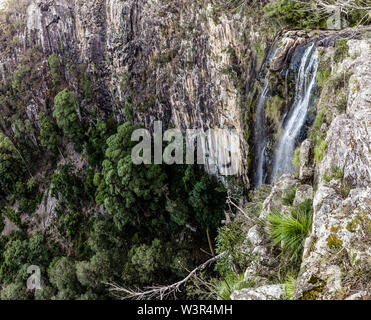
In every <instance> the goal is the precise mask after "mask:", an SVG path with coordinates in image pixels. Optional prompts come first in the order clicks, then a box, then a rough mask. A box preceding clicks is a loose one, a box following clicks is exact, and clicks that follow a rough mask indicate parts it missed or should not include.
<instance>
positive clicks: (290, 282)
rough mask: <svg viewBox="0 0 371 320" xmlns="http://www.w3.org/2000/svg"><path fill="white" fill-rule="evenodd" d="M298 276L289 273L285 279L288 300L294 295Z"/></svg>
mask: <svg viewBox="0 0 371 320" xmlns="http://www.w3.org/2000/svg"><path fill="white" fill-rule="evenodd" d="M295 283H296V278H295V277H293V276H292V275H288V276H287V277H286V281H285V292H286V300H292V299H293V297H294V289H295Z"/></svg>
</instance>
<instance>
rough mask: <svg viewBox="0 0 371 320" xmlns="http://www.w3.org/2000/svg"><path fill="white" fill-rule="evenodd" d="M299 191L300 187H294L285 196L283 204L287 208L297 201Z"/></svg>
mask: <svg viewBox="0 0 371 320" xmlns="http://www.w3.org/2000/svg"><path fill="white" fill-rule="evenodd" d="M297 190H298V187H296V186H294V187H292V188H290V189H288V190H286V192H285V193H284V195H283V198H282V200H283V204H284V205H286V206H292V204H293V203H294V200H295V196H296V191H297Z"/></svg>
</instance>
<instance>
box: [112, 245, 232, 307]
mask: <svg viewBox="0 0 371 320" xmlns="http://www.w3.org/2000/svg"><path fill="white" fill-rule="evenodd" d="M226 255H227V252H223V253H221V254H219V255H217V256H215V257H213V258H211V259H209V260H207V261H206V262H204V263H203V264H202V265H200V266H198V267H197V268H195V269H193V270H192V271H191V272H190V273H189V274H188V276H187V277H185V278H184V279H183V280H180V281H178V282H176V283H173V284H171V285H167V286H155V287H148V288H147V289H146V290H144V291H141V290H131V289H126V288H123V287H121V286H119V285H117V284H114V283H106V285H108V286H110V288H109V291H110V292H113V293H114V294H115V295H116V296H117V297H119V298H121V299H122V300H125V299H134V300H146V299H159V300H163V299H165V298H166V297H167V296H169V295H171V294H175V293H176V292H179V291H180V287H181V286H183V285H184V284H186V283H187V282H188V280H190V279H191V278H192V277H193V276H195V275H196V274H197V272H200V271H202V270H204V269H205V268H206V267H207V266H208V265H210V264H211V263H214V262H216V261H218V260H219V259H221V258H222V257H225V256H226Z"/></svg>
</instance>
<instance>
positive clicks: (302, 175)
mask: <svg viewBox="0 0 371 320" xmlns="http://www.w3.org/2000/svg"><path fill="white" fill-rule="evenodd" d="M311 149H312V143H311V141H310V140H309V139H306V140H305V141H304V142H303V143H302V144H301V146H300V154H299V160H300V168H299V179H300V180H307V179H310V178H311V177H312V176H313V173H314V172H313V171H314V170H313V166H312V164H311V161H310V160H311V153H312V150H311Z"/></svg>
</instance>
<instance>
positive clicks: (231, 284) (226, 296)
mask: <svg viewBox="0 0 371 320" xmlns="http://www.w3.org/2000/svg"><path fill="white" fill-rule="evenodd" d="M213 282H214V285H215V288H216V290H215V291H216V292H215V293H216V295H217V297H218V299H219V300H231V294H232V293H233V292H234V291H235V290H241V289H244V288H251V287H253V286H254V281H252V280H250V281H245V280H244V274H243V273H241V274H239V275H238V274H236V273H234V272H232V271H229V272H228V273H227V276H226V277H225V279H224V280H222V281H220V280H214V281H213Z"/></svg>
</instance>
